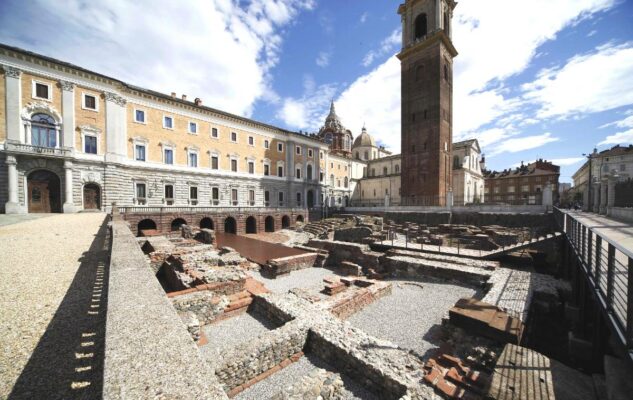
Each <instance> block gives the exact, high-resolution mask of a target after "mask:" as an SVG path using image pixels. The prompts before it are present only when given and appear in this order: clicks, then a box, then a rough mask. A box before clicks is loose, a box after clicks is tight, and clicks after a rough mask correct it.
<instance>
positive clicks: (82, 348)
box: [0, 213, 107, 399]
mask: <svg viewBox="0 0 633 400" xmlns="http://www.w3.org/2000/svg"><path fill="white" fill-rule="evenodd" d="M105 217H106V216H105V214H95V213H89V214H58V215H53V216H47V217H46V218H40V219H34V220H28V219H27V218H25V221H23V222H17V223H14V224H11V225H5V226H1V227H0V399H5V398H9V399H40V398H41V399H44V398H46V399H75V398H85V399H88V398H95V399H96V398H101V388H102V379H103V344H104V343H103V341H104V340H103V338H104V332H105V310H106V301H107V286H106V285H107V268H105V266H106V260H107V250H106V249H104V244H105V234H106V225H105V224H104V222H105Z"/></svg>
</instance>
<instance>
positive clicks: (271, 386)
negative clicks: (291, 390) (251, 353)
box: [233, 355, 376, 400]
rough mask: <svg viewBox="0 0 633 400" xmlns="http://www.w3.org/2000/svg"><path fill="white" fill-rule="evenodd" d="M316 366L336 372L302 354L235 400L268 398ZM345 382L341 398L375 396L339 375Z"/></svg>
mask: <svg viewBox="0 0 633 400" xmlns="http://www.w3.org/2000/svg"><path fill="white" fill-rule="evenodd" d="M316 368H323V369H326V370H328V371H332V372H338V371H336V370H335V369H333V368H332V367H330V366H329V365H328V364H326V363H325V362H323V361H322V360H320V359H319V358H317V357H313V356H310V355H308V356H304V357H301V358H300V359H299V361H297V362H296V363H293V364H291V365H289V366H287V367H286V368H284V369H282V370H281V371H279V372H277V373H276V374H273V375H271V376H270V377H268V378H267V379H264V380H263V381H261V382H258V383H256V384H254V385H253V386H251V387H249V388H248V389H246V390H245V391H243V392H241V393H239V394H238V395H237V396H235V397H234V398H233V399H235V400H265V399H270V398H271V397H272V396H274V395H275V394H277V393H279V392H281V391H282V390H283V389H284V388H286V387H288V386H290V385H293V384H295V383H297V382H298V381H299V379H301V378H302V377H303V376H306V375H308V374H310V372H312V371H313V370H314V369H316ZM341 378H342V379H343V383H344V384H345V389H346V392H345V393H343V396H342V397H341V399H346V400H347V399H350V400H351V399H363V400H373V399H376V396H375V395H373V394H372V393H370V392H369V391H367V389H365V388H364V387H363V386H361V385H360V384H359V383H358V382H356V381H354V380H353V379H351V378H349V377H347V376H346V375H341Z"/></svg>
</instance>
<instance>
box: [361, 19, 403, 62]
mask: <svg viewBox="0 0 633 400" xmlns="http://www.w3.org/2000/svg"><path fill="white" fill-rule="evenodd" d="M401 42H402V30H401V29H400V28H398V29H396V30H394V31H393V32H391V35H389V36H387V37H386V38H384V39H383V40H382V42H380V46H379V47H378V48H377V49H374V50H370V51H369V52H368V53H367V54H365V57H364V58H363V61H362V64H363V66H365V67H369V66H370V65H371V64H373V63H374V61H375V60H376V59H378V58H380V57H384V56H386V55H388V54H389V53H392V54H393V53H394V52H395V51H396V49H397V48H398V46H399V45H400V44H401ZM389 55H391V54H389Z"/></svg>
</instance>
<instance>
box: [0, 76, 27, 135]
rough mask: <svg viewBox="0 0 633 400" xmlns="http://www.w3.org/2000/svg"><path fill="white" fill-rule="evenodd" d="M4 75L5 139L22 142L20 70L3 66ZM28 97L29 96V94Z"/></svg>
mask: <svg viewBox="0 0 633 400" xmlns="http://www.w3.org/2000/svg"><path fill="white" fill-rule="evenodd" d="M3 69H4V77H5V85H6V87H5V104H6V112H7V115H6V121H7V127H6V129H7V141H9V142H15V143H24V142H25V135H24V134H22V131H23V129H22V127H21V117H20V111H21V109H22V104H21V103H22V101H21V96H20V92H21V82H20V75H21V74H22V71H20V70H19V69H17V68H13V67H9V66H6V65H5V66H4V67H3ZM29 97H30V96H29Z"/></svg>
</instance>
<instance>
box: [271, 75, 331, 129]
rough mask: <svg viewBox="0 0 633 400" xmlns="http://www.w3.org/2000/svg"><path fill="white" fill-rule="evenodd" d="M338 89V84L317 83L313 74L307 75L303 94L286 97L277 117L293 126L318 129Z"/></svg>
mask: <svg viewBox="0 0 633 400" xmlns="http://www.w3.org/2000/svg"><path fill="white" fill-rule="evenodd" d="M336 89H337V86H336V84H324V85H317V84H316V83H315V81H314V78H313V77H312V76H310V75H306V76H305V77H304V79H303V95H302V96H301V97H300V98H293V97H288V98H285V99H284V100H283V102H282V106H281V108H280V109H279V111H278V112H277V115H276V117H277V118H278V119H280V120H282V121H283V122H284V123H285V124H286V125H288V126H290V127H292V128H295V129H301V130H309V131H316V130H317V129H318V128H319V126H320V124H322V123H323V121H324V114H323V113H324V111H327V110H329V105H330V101H331V99H333V98H334V95H335V94H336Z"/></svg>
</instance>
